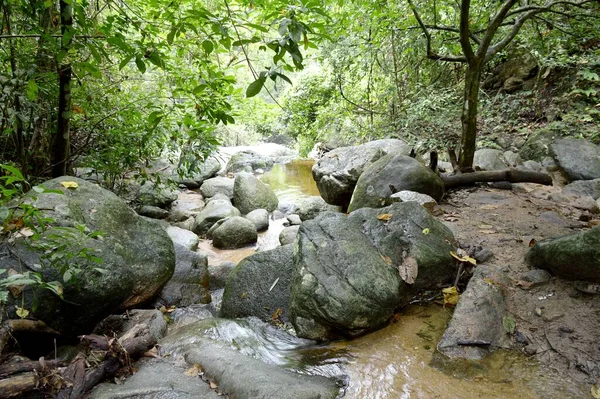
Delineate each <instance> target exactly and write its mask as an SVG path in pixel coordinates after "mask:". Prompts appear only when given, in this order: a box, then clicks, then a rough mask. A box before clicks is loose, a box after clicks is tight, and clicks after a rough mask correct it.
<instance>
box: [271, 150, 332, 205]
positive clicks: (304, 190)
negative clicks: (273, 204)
mask: <svg viewBox="0 0 600 399" xmlns="http://www.w3.org/2000/svg"><path fill="white" fill-rule="evenodd" d="M314 164H315V161H313V160H309V159H298V160H295V161H292V162H290V163H287V164H276V165H274V166H273V169H271V170H270V171H268V172H267V173H265V174H264V175H263V176H262V177H261V180H262V181H263V182H264V183H267V184H268V185H269V186H270V187H271V189H273V191H275V194H277V196H278V197H279V200H280V202H294V201H295V200H298V199H299V198H302V197H306V196H311V195H320V194H319V190H318V189H317V184H316V183H315V181H314V179H313V177H312V167H313V165H314Z"/></svg>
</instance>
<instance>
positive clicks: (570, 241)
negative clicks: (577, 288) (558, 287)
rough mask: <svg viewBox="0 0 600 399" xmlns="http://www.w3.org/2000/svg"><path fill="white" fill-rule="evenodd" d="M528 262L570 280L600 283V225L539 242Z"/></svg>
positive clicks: (533, 248) (532, 250)
mask: <svg viewBox="0 0 600 399" xmlns="http://www.w3.org/2000/svg"><path fill="white" fill-rule="evenodd" d="M526 259H527V261H528V262H529V264H531V265H532V266H533V267H537V268H538V269H544V270H548V271H549V272H550V273H552V274H554V275H555V276H558V277H560V278H564V279H566V280H585V281H591V282H594V283H600V226H599V227H594V228H593V229H591V230H586V231H580V232H578V233H574V234H569V235H566V236H562V237H557V238H550V239H547V240H542V241H538V242H537V243H536V244H535V245H534V246H533V247H531V249H530V250H529V252H528V253H527V257H526Z"/></svg>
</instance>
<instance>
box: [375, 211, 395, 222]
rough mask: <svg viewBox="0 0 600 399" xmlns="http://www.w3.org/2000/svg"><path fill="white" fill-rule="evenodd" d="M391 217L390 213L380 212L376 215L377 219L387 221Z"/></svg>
mask: <svg viewBox="0 0 600 399" xmlns="http://www.w3.org/2000/svg"><path fill="white" fill-rule="evenodd" d="M391 218H392V214H391V213H382V214H381V215H379V216H377V219H379V220H381V221H382V222H387V221H388V220H390V219H391Z"/></svg>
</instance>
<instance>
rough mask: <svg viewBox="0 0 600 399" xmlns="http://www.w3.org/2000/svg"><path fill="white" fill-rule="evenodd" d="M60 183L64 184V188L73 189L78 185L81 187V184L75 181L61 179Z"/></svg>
mask: <svg viewBox="0 0 600 399" xmlns="http://www.w3.org/2000/svg"><path fill="white" fill-rule="evenodd" d="M60 184H62V186H63V187H64V188H72V189H76V188H77V187H79V184H77V183H76V182H74V181H61V182H60Z"/></svg>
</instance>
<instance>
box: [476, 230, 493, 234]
mask: <svg viewBox="0 0 600 399" xmlns="http://www.w3.org/2000/svg"><path fill="white" fill-rule="evenodd" d="M479 232H480V233H482V234H496V231H495V230H479Z"/></svg>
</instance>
